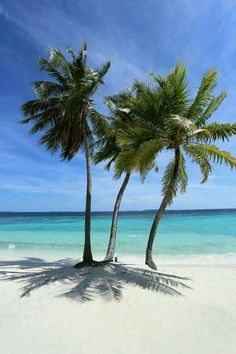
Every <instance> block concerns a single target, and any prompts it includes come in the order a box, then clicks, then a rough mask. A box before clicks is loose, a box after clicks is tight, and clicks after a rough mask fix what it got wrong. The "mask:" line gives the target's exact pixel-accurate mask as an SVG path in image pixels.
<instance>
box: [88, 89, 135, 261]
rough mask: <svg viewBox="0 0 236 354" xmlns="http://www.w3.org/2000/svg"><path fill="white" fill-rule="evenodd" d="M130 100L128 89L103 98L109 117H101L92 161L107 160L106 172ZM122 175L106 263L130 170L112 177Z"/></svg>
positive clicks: (117, 150)
mask: <svg viewBox="0 0 236 354" xmlns="http://www.w3.org/2000/svg"><path fill="white" fill-rule="evenodd" d="M131 98H132V91H131V90H128V89H127V90H126V91H123V92H121V93H119V94H117V95H113V96H107V97H106V98H105V103H106V105H107V107H108V109H109V111H110V116H109V117H103V119H104V121H105V122H106V124H104V125H103V127H102V128H103V129H101V125H100V126H99V132H98V137H99V140H98V146H99V149H98V151H97V153H96V154H95V155H94V161H95V163H100V162H102V161H107V160H108V163H107V164H106V166H105V168H106V169H107V170H110V167H111V165H112V164H115V163H116V160H117V157H118V155H119V153H120V151H121V149H120V147H119V145H118V144H116V133H117V131H118V129H119V128H121V126H122V123H123V122H127V121H129V120H130V119H131V117H130V115H129V110H128V109H126V106H127V105H128V102H129V100H130V99H131ZM122 173H125V178H124V180H123V183H122V185H121V187H120V189H119V192H118V194H117V197H116V200H115V205H114V209H113V214H112V223H111V230H110V237H109V243H108V247H107V253H106V257H105V259H104V260H105V261H107V262H112V261H113V260H114V252H115V245H116V234H117V222H118V215H119V209H120V204H121V200H122V197H123V194H124V191H125V189H126V187H127V184H128V182H129V179H130V175H131V170H130V169H125V167H124V166H121V168H117V169H116V173H115V175H114V177H115V178H116V179H118V178H120V177H121V175H122Z"/></svg>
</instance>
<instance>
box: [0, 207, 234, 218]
mask: <svg viewBox="0 0 236 354" xmlns="http://www.w3.org/2000/svg"><path fill="white" fill-rule="evenodd" d="M155 212H156V210H155V209H146V210H122V211H120V215H132V214H136V215H137V214H142V215H143V214H155ZM228 212H235V213H236V208H222V209H183V210H181V209H180V210H166V212H165V214H197V215H199V214H201V213H203V214H212V213H214V214H215V213H217V214H219V213H228ZM112 213H113V211H92V215H98V216H99V215H111V214H112ZM26 215H28V216H30V215H31V216H43V215H47V216H49V215H51V216H54V215H55V216H66V215H68V216H83V215H84V212H83V211H0V217H4V216H26Z"/></svg>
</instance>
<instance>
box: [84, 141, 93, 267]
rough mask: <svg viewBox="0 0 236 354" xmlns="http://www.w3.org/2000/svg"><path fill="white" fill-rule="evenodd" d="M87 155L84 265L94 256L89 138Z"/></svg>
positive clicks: (86, 145) (86, 143)
mask: <svg viewBox="0 0 236 354" xmlns="http://www.w3.org/2000/svg"><path fill="white" fill-rule="evenodd" d="M85 155H86V170H87V191H86V207H85V239H84V253H83V263H92V262H93V256H92V251H91V240H90V221H91V189H92V175H91V156H90V150H89V146H88V141H87V136H86V137H85Z"/></svg>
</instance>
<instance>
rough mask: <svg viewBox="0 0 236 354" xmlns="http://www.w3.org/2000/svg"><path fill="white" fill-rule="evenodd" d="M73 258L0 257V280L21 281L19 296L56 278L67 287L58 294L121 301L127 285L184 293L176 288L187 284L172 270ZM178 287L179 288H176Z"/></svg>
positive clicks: (164, 291)
mask: <svg viewBox="0 0 236 354" xmlns="http://www.w3.org/2000/svg"><path fill="white" fill-rule="evenodd" d="M73 264H74V260H71V259H62V260H58V261H55V262H47V261H45V260H43V259H41V258H31V257H28V258H24V259H20V260H16V261H0V280H8V281H18V282H22V283H23V287H22V289H21V290H22V293H21V297H24V296H27V295H30V294H31V292H32V291H34V290H37V289H39V288H41V287H43V286H45V285H50V284H52V283H55V282H59V283H61V285H64V286H65V287H66V290H63V291H62V292H61V294H60V295H59V296H65V297H67V298H70V299H73V300H77V301H79V302H86V301H91V300H95V299H96V297H99V296H100V297H102V298H104V299H105V300H107V301H111V300H115V301H120V300H121V298H122V290H123V289H124V287H125V286H126V285H132V286H136V287H139V288H141V289H145V290H149V291H155V292H160V293H163V294H166V295H179V296H181V295H183V294H182V293H181V292H180V290H179V288H190V287H189V286H188V285H186V284H185V283H183V281H186V280H190V279H189V278H186V277H181V276H177V275H173V274H166V273H159V272H156V271H152V270H148V269H143V268H139V267H136V266H132V265H130V264H122V263H107V264H104V263H101V265H99V266H97V267H84V268H80V269H76V268H74V267H73ZM177 288H178V290H177Z"/></svg>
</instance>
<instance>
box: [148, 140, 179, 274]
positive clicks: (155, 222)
mask: <svg viewBox="0 0 236 354" xmlns="http://www.w3.org/2000/svg"><path fill="white" fill-rule="evenodd" d="M179 159H180V150H179V148H178V147H177V148H176V149H175V166H174V171H173V175H172V178H171V181H170V184H169V187H168V190H167V192H166V194H165V195H164V198H163V199H162V202H161V205H160V207H159V209H158V211H157V213H156V216H155V218H154V220H153V223H152V227H151V230H150V234H149V238H148V243H147V248H146V260H145V264H147V265H148V266H149V267H150V268H152V269H155V270H157V266H156V264H155V263H154V261H153V258H152V246H153V242H154V239H155V235H156V232H157V227H158V224H159V222H160V219H161V217H162V215H163V213H164V212H165V209H166V207H167V205H168V204H169V200H170V196H171V194H172V190H173V187H174V185H175V182H176V179H177V177H178V169H179Z"/></svg>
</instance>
